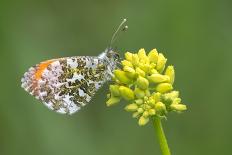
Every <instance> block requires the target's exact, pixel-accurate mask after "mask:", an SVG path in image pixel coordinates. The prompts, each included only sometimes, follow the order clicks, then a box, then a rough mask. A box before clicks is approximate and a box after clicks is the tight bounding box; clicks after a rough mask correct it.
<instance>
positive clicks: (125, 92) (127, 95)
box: [119, 86, 134, 100]
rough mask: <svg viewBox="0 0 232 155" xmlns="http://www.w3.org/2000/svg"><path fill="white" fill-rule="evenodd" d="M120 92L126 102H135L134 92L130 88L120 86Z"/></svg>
mask: <svg viewBox="0 0 232 155" xmlns="http://www.w3.org/2000/svg"><path fill="white" fill-rule="evenodd" d="M119 92H120V94H121V96H122V97H123V98H124V99H125V100H133V99H134V92H133V91H132V90H131V89H130V88H128V87H125V86H120V87H119Z"/></svg>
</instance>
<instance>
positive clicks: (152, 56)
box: [148, 49, 158, 63]
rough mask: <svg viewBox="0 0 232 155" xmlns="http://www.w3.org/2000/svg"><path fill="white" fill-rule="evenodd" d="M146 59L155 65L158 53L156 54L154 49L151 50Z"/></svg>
mask: <svg viewBox="0 0 232 155" xmlns="http://www.w3.org/2000/svg"><path fill="white" fill-rule="evenodd" d="M148 58H149V60H150V62H153V63H156V62H157V60H158V52H157V50H156V49H153V50H151V51H150V52H149V53H148Z"/></svg>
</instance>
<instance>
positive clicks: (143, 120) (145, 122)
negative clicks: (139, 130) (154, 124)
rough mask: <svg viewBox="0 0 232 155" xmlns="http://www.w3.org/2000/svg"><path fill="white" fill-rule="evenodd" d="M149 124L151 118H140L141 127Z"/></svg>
mask: <svg viewBox="0 0 232 155" xmlns="http://www.w3.org/2000/svg"><path fill="white" fill-rule="evenodd" d="M148 122H149V117H144V116H141V117H140V118H139V122H138V124H139V126H144V125H146V124H147V123H148Z"/></svg>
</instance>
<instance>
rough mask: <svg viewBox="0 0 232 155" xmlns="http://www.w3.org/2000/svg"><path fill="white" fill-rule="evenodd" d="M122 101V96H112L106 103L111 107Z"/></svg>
mask: <svg viewBox="0 0 232 155" xmlns="http://www.w3.org/2000/svg"><path fill="white" fill-rule="evenodd" d="M119 102H120V98H119V97H111V98H110V99H109V100H108V101H107V102H106V105H107V106H108V107H109V106H112V105H116V104H117V103H119Z"/></svg>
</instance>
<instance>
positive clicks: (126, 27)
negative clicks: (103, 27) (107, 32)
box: [110, 18, 128, 47]
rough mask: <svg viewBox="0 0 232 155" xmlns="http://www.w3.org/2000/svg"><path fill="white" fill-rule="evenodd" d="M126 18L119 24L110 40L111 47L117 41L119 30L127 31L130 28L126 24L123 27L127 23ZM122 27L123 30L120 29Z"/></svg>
mask: <svg viewBox="0 0 232 155" xmlns="http://www.w3.org/2000/svg"><path fill="white" fill-rule="evenodd" d="M126 21H127V20H126V18H125V19H123V20H122V22H121V24H120V25H119V26H118V28H117V29H116V31H115V32H114V34H113V35H112V38H111V41H110V47H111V46H112V44H113V43H114V42H115V40H116V39H117V36H118V35H119V32H122V31H124V32H125V31H126V30H127V29H128V26H127V25H125V26H124V27H123V25H124V24H125V23H126ZM120 29H121V31H120Z"/></svg>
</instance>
